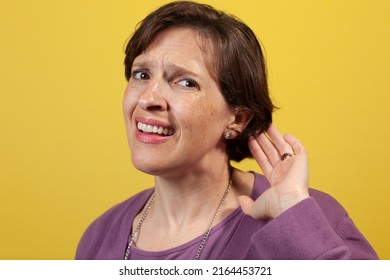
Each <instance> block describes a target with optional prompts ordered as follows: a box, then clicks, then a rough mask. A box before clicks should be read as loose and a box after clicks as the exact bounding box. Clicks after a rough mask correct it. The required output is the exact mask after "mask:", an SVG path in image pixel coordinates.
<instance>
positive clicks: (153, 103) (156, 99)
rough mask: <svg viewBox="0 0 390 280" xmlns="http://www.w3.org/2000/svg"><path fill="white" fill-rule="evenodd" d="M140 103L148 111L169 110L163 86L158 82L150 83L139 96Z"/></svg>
mask: <svg viewBox="0 0 390 280" xmlns="http://www.w3.org/2000/svg"><path fill="white" fill-rule="evenodd" d="M138 105H139V106H140V107H141V108H142V109H144V110H148V111H164V110H167V108H168V105H167V101H166V99H165V98H164V95H163V88H162V86H161V85H160V84H159V83H158V82H156V83H150V84H149V86H148V87H146V88H145V89H144V90H143V91H142V93H141V94H140V95H139V97H138Z"/></svg>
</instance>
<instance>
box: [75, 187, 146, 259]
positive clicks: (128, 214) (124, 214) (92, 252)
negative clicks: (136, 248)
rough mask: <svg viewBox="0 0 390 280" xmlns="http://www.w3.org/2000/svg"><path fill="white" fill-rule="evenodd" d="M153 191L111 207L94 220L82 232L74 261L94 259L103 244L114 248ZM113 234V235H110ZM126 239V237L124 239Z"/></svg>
mask: <svg viewBox="0 0 390 280" xmlns="http://www.w3.org/2000/svg"><path fill="white" fill-rule="evenodd" d="M152 192H153V189H147V190H144V191H142V192H140V193H138V194H136V195H134V196H132V197H130V198H129V199H127V200H125V201H123V202H121V203H119V204H117V205H115V206H113V207H112V208H110V209H109V210H107V211H106V212H105V213H103V214H102V215H101V216H99V217H98V218H97V219H95V220H94V221H93V222H92V223H91V224H90V225H89V226H88V228H87V229H86V231H85V232H84V234H83V236H82V238H81V240H80V242H79V245H78V248H77V253H76V259H94V258H95V257H96V256H97V255H98V250H99V249H100V247H101V246H103V245H104V244H110V245H112V246H114V244H115V243H116V242H117V239H118V238H121V236H118V233H120V232H123V233H124V234H126V235H127V234H128V232H129V230H130V227H131V222H129V221H132V220H133V219H134V216H135V215H137V213H138V212H139V211H140V209H142V207H143V206H144V204H145V203H146V201H147V200H148V198H149V197H150V195H151V194H152ZM111 233H113V234H111ZM125 238H126V237H125Z"/></svg>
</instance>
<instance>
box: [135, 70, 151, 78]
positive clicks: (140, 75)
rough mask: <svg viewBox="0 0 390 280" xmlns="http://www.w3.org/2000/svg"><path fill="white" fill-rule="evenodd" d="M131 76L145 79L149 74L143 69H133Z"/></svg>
mask: <svg viewBox="0 0 390 280" xmlns="http://www.w3.org/2000/svg"><path fill="white" fill-rule="evenodd" d="M133 77H134V79H136V80H147V79H149V75H148V73H146V72H145V71H134V72H133Z"/></svg>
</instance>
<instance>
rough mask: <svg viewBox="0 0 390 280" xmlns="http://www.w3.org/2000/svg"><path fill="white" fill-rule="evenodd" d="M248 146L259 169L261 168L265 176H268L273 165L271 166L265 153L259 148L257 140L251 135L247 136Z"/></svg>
mask: <svg viewBox="0 0 390 280" xmlns="http://www.w3.org/2000/svg"><path fill="white" fill-rule="evenodd" d="M248 146H249V150H250V152H251V153H252V155H253V158H254V159H255V160H256V162H257V163H258V164H259V166H260V168H261V170H263V172H264V175H265V177H267V178H268V176H269V175H270V174H271V172H272V168H273V167H272V164H271V162H270V161H269V159H268V157H267V155H266V154H265V153H264V151H263V150H262V149H261V147H260V145H259V143H258V142H257V140H256V139H255V138H254V137H253V136H251V137H249V139H248Z"/></svg>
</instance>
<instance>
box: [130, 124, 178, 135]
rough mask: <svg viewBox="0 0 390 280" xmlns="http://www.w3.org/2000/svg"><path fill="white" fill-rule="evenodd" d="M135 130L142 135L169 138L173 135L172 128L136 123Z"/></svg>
mask: <svg viewBox="0 0 390 280" xmlns="http://www.w3.org/2000/svg"><path fill="white" fill-rule="evenodd" d="M137 128H138V130H139V131H141V132H143V133H150V134H158V135H162V136H171V135H172V134H173V133H174V131H173V129H172V128H168V127H163V126H156V125H150V124H144V123H142V122H138V123H137Z"/></svg>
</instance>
